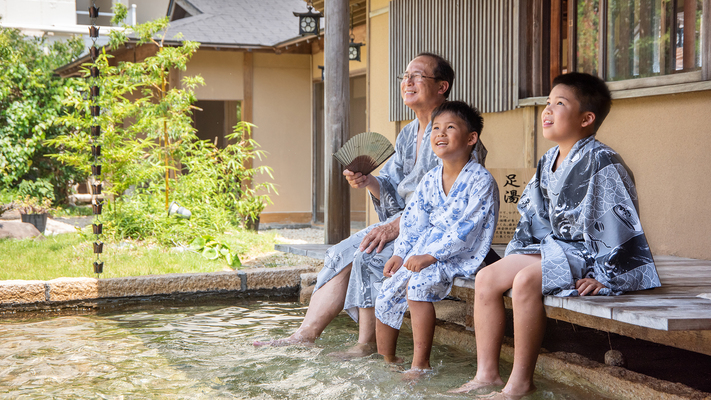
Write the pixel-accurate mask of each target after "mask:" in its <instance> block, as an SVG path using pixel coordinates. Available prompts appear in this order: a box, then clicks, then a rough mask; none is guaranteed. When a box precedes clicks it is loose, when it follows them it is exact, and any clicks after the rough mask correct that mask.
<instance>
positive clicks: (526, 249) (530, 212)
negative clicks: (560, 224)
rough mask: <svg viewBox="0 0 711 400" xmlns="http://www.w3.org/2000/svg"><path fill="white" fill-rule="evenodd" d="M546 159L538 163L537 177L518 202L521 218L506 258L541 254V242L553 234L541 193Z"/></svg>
mask: <svg viewBox="0 0 711 400" xmlns="http://www.w3.org/2000/svg"><path fill="white" fill-rule="evenodd" d="M544 164H545V160H544V158H541V160H540V161H539V162H538V169H537V171H536V175H535V176H534V177H533V179H531V181H530V182H528V185H526V189H524V191H523V193H522V194H521V199H520V200H519V202H518V206H517V208H518V212H519V213H520V214H521V218H520V219H519V221H518V225H516V231H515V232H514V235H513V238H512V239H511V241H510V242H509V244H508V246H506V253H505V254H506V256H508V255H511V254H540V253H541V241H542V240H543V238H545V237H546V236H548V235H549V234H550V233H551V232H552V228H551V223H550V220H549V217H548V209H547V208H548V207H547V203H546V201H545V198H544V196H543V193H542V192H541V173H542V172H543V165H544Z"/></svg>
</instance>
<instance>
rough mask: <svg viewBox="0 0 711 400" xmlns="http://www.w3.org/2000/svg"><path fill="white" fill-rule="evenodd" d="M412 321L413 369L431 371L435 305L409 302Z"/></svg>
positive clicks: (424, 302)
mask: <svg viewBox="0 0 711 400" xmlns="http://www.w3.org/2000/svg"><path fill="white" fill-rule="evenodd" d="M407 304H408V305H409V307H410V319H411V321H412V340H413V342H414V345H415V349H414V354H413V357H412V367H411V368H412V369H419V370H423V369H430V353H431V352H432V340H433V339H434V330H435V319H436V318H437V316H436V315H435V309H434V305H432V303H430V302H428V301H414V300H407Z"/></svg>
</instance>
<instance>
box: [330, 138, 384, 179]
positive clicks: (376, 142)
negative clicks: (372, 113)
mask: <svg viewBox="0 0 711 400" xmlns="http://www.w3.org/2000/svg"><path fill="white" fill-rule="evenodd" d="M393 153H395V149H394V148H393V145H392V143H390V141H389V140H388V139H387V138H385V136H383V135H381V134H379V133H377V132H363V133H359V134H357V135H355V136H353V137H352V138H350V140H348V141H347V142H346V144H344V145H343V147H341V148H340V149H339V150H338V151H337V152H336V153H335V154H334V155H333V156H334V157H336V160H338V162H340V163H341V164H343V166H344V167H346V169H347V170H349V171H353V172H360V173H361V174H363V175H368V174H369V173H371V172H373V170H375V169H376V168H378V166H380V164H382V163H384V162H385V160H387V159H388V158H389V157H390V156H391V155H393Z"/></svg>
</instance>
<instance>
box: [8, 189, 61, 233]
mask: <svg viewBox="0 0 711 400" xmlns="http://www.w3.org/2000/svg"><path fill="white" fill-rule="evenodd" d="M18 194H19V196H20V197H19V199H18V200H16V201H14V202H13V208H14V209H16V210H18V211H19V212H20V218H22V222H28V223H30V224H32V225H34V226H35V228H37V230H38V231H40V233H44V229H45V227H46V226H47V217H48V216H49V212H50V211H51V210H52V200H53V199H54V188H53V186H52V184H51V183H49V181H46V180H42V179H38V180H36V181H27V180H25V181H22V183H20V186H19V188H18Z"/></svg>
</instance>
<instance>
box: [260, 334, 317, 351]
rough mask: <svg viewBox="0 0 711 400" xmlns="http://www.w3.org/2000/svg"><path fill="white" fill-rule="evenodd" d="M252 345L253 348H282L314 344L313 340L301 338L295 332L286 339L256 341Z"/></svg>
mask: <svg viewBox="0 0 711 400" xmlns="http://www.w3.org/2000/svg"><path fill="white" fill-rule="evenodd" d="M252 344H253V345H254V346H255V347H261V346H272V347H283V346H293V345H297V344H301V345H311V344H314V340H313V339H309V338H306V337H304V336H302V335H301V334H300V333H299V332H295V333H294V334H293V335H291V336H289V337H287V338H282V339H274V340H268V341H266V342H262V341H259V340H256V341H255V342H254V343H252Z"/></svg>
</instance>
